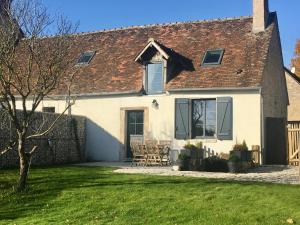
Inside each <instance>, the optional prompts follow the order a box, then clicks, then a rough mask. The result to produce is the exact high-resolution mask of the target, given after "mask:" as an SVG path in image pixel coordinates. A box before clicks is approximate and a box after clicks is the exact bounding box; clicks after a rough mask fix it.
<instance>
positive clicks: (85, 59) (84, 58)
mask: <svg viewBox="0 0 300 225" xmlns="http://www.w3.org/2000/svg"><path fill="white" fill-rule="evenodd" d="M94 55H95V52H84V53H82V54H81V55H80V56H79V59H78V61H77V65H85V64H89V63H90V61H91V60H92V58H93V57H94Z"/></svg>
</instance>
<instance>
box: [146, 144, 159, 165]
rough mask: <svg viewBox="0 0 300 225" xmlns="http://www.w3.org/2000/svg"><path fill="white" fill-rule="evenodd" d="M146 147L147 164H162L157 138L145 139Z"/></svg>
mask: <svg viewBox="0 0 300 225" xmlns="http://www.w3.org/2000/svg"><path fill="white" fill-rule="evenodd" d="M145 148H146V152H147V153H146V154H147V159H146V165H147V166H149V165H159V164H161V157H160V154H159V149H158V146H157V141H156V140H146V141H145Z"/></svg>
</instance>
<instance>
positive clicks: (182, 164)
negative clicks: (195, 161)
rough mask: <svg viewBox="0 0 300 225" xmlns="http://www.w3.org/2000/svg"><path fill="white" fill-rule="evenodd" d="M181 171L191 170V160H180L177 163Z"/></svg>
mask: <svg viewBox="0 0 300 225" xmlns="http://www.w3.org/2000/svg"><path fill="white" fill-rule="evenodd" d="M177 163H178V166H179V170H180V171H188V170H189V169H190V159H189V158H186V159H184V160H181V159H178V161H177Z"/></svg>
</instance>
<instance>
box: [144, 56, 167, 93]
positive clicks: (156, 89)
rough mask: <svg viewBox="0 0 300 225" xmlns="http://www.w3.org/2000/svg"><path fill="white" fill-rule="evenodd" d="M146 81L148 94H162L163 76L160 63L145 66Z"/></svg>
mask: <svg viewBox="0 0 300 225" xmlns="http://www.w3.org/2000/svg"><path fill="white" fill-rule="evenodd" d="M146 81H147V83H146V87H147V93H148V94H158V93H162V92H163V90H164V75H163V63H162V62H153V63H148V64H147V65H146Z"/></svg>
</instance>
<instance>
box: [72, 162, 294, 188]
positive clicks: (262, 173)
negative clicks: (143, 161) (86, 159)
mask: <svg viewBox="0 0 300 225" xmlns="http://www.w3.org/2000/svg"><path fill="white" fill-rule="evenodd" d="M77 165H80V166H92V167H94V166H99V167H115V168H116V169H115V170H114V172H115V173H124V174H148V175H160V176H188V177H199V178H209V179H224V180H233V181H245V182H268V183H279V184H300V182H299V168H298V167H295V166H260V167H256V168H252V169H250V170H249V171H248V173H239V174H232V173H219V172H218V173H212V172H202V171H174V170H173V169H172V167H171V166H167V167H161V166H159V167H142V166H138V167H136V166H133V167H132V166H131V163H130V162H128V163H127V162H91V163H82V164H77Z"/></svg>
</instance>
